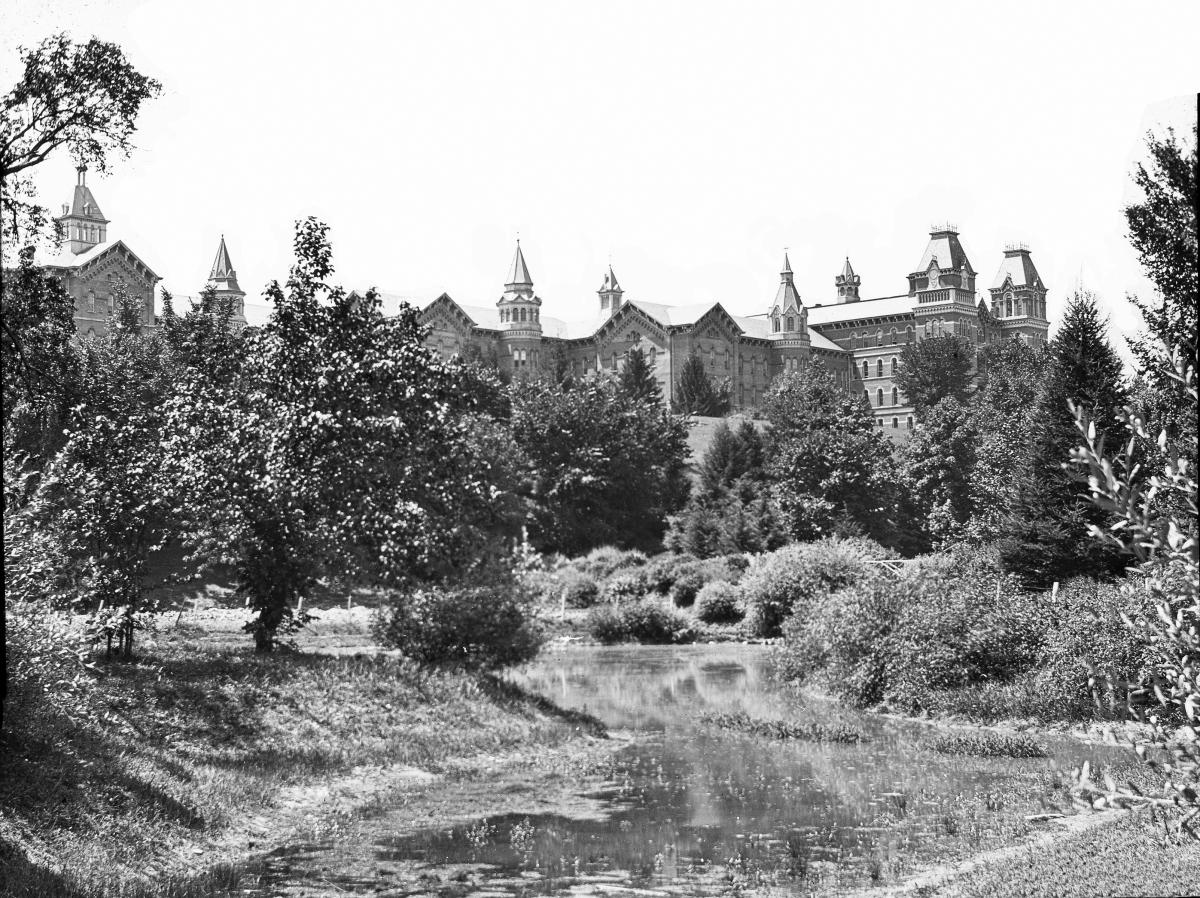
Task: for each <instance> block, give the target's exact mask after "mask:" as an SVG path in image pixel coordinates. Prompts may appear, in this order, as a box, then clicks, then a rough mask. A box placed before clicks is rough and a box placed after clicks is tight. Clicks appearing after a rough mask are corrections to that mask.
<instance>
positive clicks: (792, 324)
mask: <svg viewBox="0 0 1200 898" xmlns="http://www.w3.org/2000/svg"><path fill="white" fill-rule="evenodd" d="M787 329H788V330H789V331H794V330H795V329H796V319H795V318H794V317H793V316H792V315H788V319H787Z"/></svg>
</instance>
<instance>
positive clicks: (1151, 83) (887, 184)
mask: <svg viewBox="0 0 1200 898" xmlns="http://www.w3.org/2000/svg"><path fill="white" fill-rule="evenodd" d="M0 6H2V8H3V13H4V14H3V19H4V28H3V35H2V36H0V89H3V90H7V88H8V86H9V85H11V83H12V82H13V81H15V80H16V78H17V75H18V72H17V69H16V64H17V58H16V55H15V50H14V48H15V46H16V45H17V44H25V45H32V44H34V43H36V42H37V41H38V40H40V39H41V38H42V37H43V36H45V35H46V34H48V33H50V32H51V31H55V30H60V29H65V30H68V31H70V32H71V33H72V34H73V36H75V37H76V38H78V39H82V38H86V37H89V36H91V35H92V34H95V35H97V36H100V37H102V38H104V39H106V40H112V41H116V42H117V43H119V44H121V46H122V47H123V48H124V49H125V51H126V53H127V55H128V56H129V57H130V58H131V59H132V60H133V62H134V64H135V65H136V66H137V67H138V68H139V69H140V70H141V71H143V72H145V73H147V74H151V75H153V76H154V77H156V78H158V79H159V80H160V81H162V82H163V85H164V92H163V95H162V97H161V98H159V99H158V100H156V101H154V102H152V103H151V104H150V105H149V106H148V107H147V108H146V109H145V111H144V113H143V116H142V118H141V122H140V129H139V131H138V133H137V135H136V142H137V144H138V149H137V150H136V151H135V153H134V155H133V156H132V157H131V158H130V159H129V160H127V161H121V162H118V163H116V164H115V165H114V166H113V171H112V173H111V175H110V176H108V177H106V178H97V177H95V176H91V177H90V178H89V183H90V184H91V185H92V187H93V190H94V192H95V194H96V198H97V200H98V202H99V203H100V205H101V208H102V209H103V210H104V212H105V214H106V215H107V216H108V217H109V218H110V219H112V222H113V223H112V225H110V228H111V229H112V233H113V234H114V235H116V236H122V235H124V234H126V233H128V232H132V234H133V235H136V237H135V238H134V240H135V241H136V242H134V241H131V244H132V246H133V249H134V250H135V251H136V252H138V254H139V255H141V256H142V258H143V259H144V260H145V261H146V262H147V263H148V264H149V265H150V266H151V267H152V268H154V269H155V271H157V272H158V273H159V274H160V275H162V276H163V278H164V286H166V287H167V288H168V289H170V290H171V291H172V292H175V293H195V292H197V291H198V290H199V289H200V288H201V287H202V286H203V283H204V280H205V278H206V277H207V275H208V271H209V268H210V266H211V264H212V259H213V256H214V254H215V251H216V246H217V241H218V238H219V236H220V234H221V233H224V234H225V236H226V239H227V241H228V245H229V249H230V253H231V255H232V258H233V261H234V264H235V266H236V268H237V271H238V278H239V280H240V282H241V285H242V288H243V289H244V290H246V291H247V294H248V303H249V308H248V310H247V312H248V316H249V317H250V318H251V319H252V320H254V319H255V318H261V317H262V316H263V315H264V314H265V307H264V306H262V305H261V296H260V294H261V291H262V287H263V285H265V284H266V282H267V281H268V280H269V279H271V278H273V277H278V278H280V279H283V278H284V277H285V276H286V273H287V269H288V267H289V264H290V260H291V237H292V223H293V222H294V221H295V220H296V219H297V218H300V217H303V216H306V215H310V214H312V215H316V216H318V217H320V218H322V219H324V220H325V221H327V222H328V223H329V224H330V225H331V227H332V239H333V244H334V256H335V262H336V265H337V273H336V275H335V281H338V282H340V283H343V284H346V285H347V286H355V287H364V286H368V285H372V284H373V285H376V286H378V287H379V288H380V289H383V290H385V291H391V292H397V293H415V294H427V295H429V296H433V295H436V294H437V293H439V292H441V291H442V290H445V291H448V292H449V293H450V294H451V296H453V297H454V298H455V299H458V300H460V301H462V302H464V303H467V304H490V303H492V302H494V301H495V299H496V298H497V297H498V296H499V294H500V293H501V291H502V290H503V281H504V277H505V274H506V273H507V270H508V265H509V262H510V260H511V258H512V253H513V243H514V238H515V237H516V235H517V233H518V231H519V232H520V236H521V241H522V246H523V247H524V249H525V255H526V259H527V260H528V263H529V267H530V270H531V272H532V274H533V278H534V282H535V287H536V289H537V292H538V294H539V295H540V296H541V297H542V298H543V300H544V302H545V306H544V312H545V314H547V315H554V316H557V317H560V318H565V319H580V318H584V317H587V316H589V315H590V314H591V313H592V312H593V310H594V308H595V305H596V302H597V300H596V296H595V291H596V289H597V288H598V287H599V285H600V282H601V279H602V276H603V273H604V270H605V266H606V265H607V263H608V260H609V257H610V254H611V258H612V264H613V267H614V269H615V271H616V273H617V276H618V278H619V279H620V281H621V284H622V286H623V287H624V288H625V290H626V295H627V296H628V297H630V298H641V299H645V300H649V301H652V302H667V303H689V302H701V301H708V300H720V301H721V302H723V303H725V305H726V307H727V308H728V309H729V310H730V311H732V312H734V313H735V314H752V313H757V312H763V311H765V310H766V308H767V307H768V305H769V303H770V302H771V300H772V299H773V297H774V295H775V287H776V285H777V283H778V271H779V267H780V262H781V261H782V254H783V247H785V246H787V247H789V248H790V255H791V260H792V266H793V268H794V269H795V271H796V283H797V287H798V288H799V290H800V293H801V296H802V297H803V298H804V300H805V301H806V302H807V303H809V304H812V303H814V302H822V301H824V302H828V301H829V300H830V298H831V297H832V296H833V295H834V287H833V279H834V275H836V274H837V273H838V272H839V271H840V269H841V265H842V261H843V257H844V256H846V255H847V254H848V255H849V256H850V258H851V261H852V263H853V265H854V266H855V269H856V270H857V271H858V273H859V274H860V275H861V276H862V278H863V294H864V296H884V295H890V294H896V293H901V292H904V291H905V290H906V288H907V287H906V281H905V275H906V274H907V273H908V272H909V271H910V270H911V269H912V268H913V267H915V266H916V264H917V262H918V261H919V258H920V255H921V252H922V250H923V248H924V245H925V241H926V239H927V234H928V227H929V225H930V224H931V223H933V222H941V221H951V222H955V223H957V224H958V226H959V228H960V230H961V233H962V239H963V243H964V245H965V246H966V249H967V252H968V255H969V257H970V259H971V262H972V263H973V265H974V267H975V268H976V269H977V270H978V271H979V272H980V284H979V286H980V287H981V289H986V287H987V286H989V285H990V283H991V279H992V276H993V275H994V274H995V271H996V269H997V267H998V266H999V262H1000V258H1001V254H1002V248H1003V244H1004V243H1005V242H1008V241H1016V240H1020V241H1025V242H1027V243H1029V244H1030V245H1031V247H1032V249H1033V253H1034V256H1033V258H1034V260H1035V263H1036V264H1037V266H1038V269H1039V271H1040V272H1041V274H1042V277H1043V279H1044V280H1045V281H1046V282H1047V284H1048V285H1049V287H1050V289H1051V294H1050V311H1051V318H1052V319H1053V318H1054V317H1055V316H1056V314H1057V312H1058V310H1059V309H1061V302H1062V300H1063V298H1064V297H1065V296H1066V295H1067V294H1068V293H1069V292H1070V290H1071V289H1072V288H1073V287H1074V285H1075V284H1076V282H1077V281H1078V280H1079V279H1081V278H1082V281H1083V283H1084V285H1085V286H1088V287H1090V288H1092V289H1094V290H1095V291H1097V292H1098V293H1099V294H1100V295H1101V297H1102V300H1103V301H1104V302H1105V305H1106V306H1107V307H1108V308H1109V309H1110V310H1111V312H1112V314H1113V323H1114V325H1115V327H1116V329H1117V330H1118V331H1129V330H1131V329H1134V328H1136V327H1137V322H1136V317H1135V313H1133V312H1132V309H1130V308H1129V306H1128V305H1127V304H1126V303H1125V302H1124V299H1123V297H1124V294H1125V293H1126V292H1127V291H1136V292H1142V293H1144V294H1148V293H1149V292H1150V290H1149V286H1148V284H1147V283H1146V282H1145V281H1144V280H1142V278H1141V275H1140V272H1139V269H1138V265H1137V261H1136V259H1135V257H1134V255H1133V252H1132V250H1131V249H1130V248H1129V246H1128V244H1127V242H1126V240H1125V237H1124V234H1125V225H1124V219H1123V217H1122V215H1121V207H1122V205H1123V204H1124V203H1126V202H1129V201H1130V200H1132V199H1134V198H1135V196H1136V194H1135V192H1134V190H1133V188H1132V185H1131V183H1130V181H1129V172H1130V169H1131V166H1132V163H1133V161H1134V160H1135V159H1136V158H1138V157H1139V156H1140V155H1141V153H1142V140H1143V135H1144V134H1145V132H1146V130H1147V129H1148V128H1155V129H1161V127H1162V126H1164V125H1166V124H1174V125H1175V126H1176V128H1177V130H1183V131H1186V132H1188V133H1190V128H1191V122H1193V121H1194V119H1195V99H1194V95H1193V94H1192V93H1191V91H1194V90H1195V89H1196V88H1197V86H1200V53H1196V52H1195V47H1194V46H1193V44H1192V43H1191V41H1192V40H1194V39H1195V37H1196V35H1197V34H1200V3H1195V2H1187V3H1182V2H1180V3H1158V4H1155V5H1154V6H1153V10H1154V15H1153V18H1152V19H1151V18H1149V17H1148V18H1146V19H1142V18H1139V17H1138V16H1137V15H1135V13H1134V11H1135V7H1134V6H1132V5H1130V4H1126V3H1114V2H1094V0H1089V2H1055V3H1044V2H1043V3H1026V2H1017V0H1013V2H1006V3H1004V4H995V5H992V6H991V7H989V12H987V13H979V12H977V11H975V9H974V7H975V6H976V5H975V4H970V3H963V2H950V3H921V4H906V3H882V2H881V3H877V4H870V3H829V2H827V3H822V4H820V5H807V4H799V3H758V2H745V0H743V2H728V3H723V4H714V3H699V2H694V0H693V2H653V3H646V2H632V3H627V2H604V3H599V2H597V3H590V4H584V3H580V2H547V3H533V2H519V0H509V2H503V3H500V2H483V0H477V2H447V0H440V2H429V3H417V2H389V3H382V2H380V3H366V2H354V0H339V2H320V3H316V2H292V3H282V2H279V3H265V2H253V3H251V2H247V0H240V2H227V0H206V2H203V3H197V2H186V3H183V2H153V3H151V2H143V0H53V2H48V0H0ZM1147 8H1148V7H1147ZM1189 34H1190V35H1191V38H1190V39H1189V37H1188V35H1189ZM1189 47H1190V48H1191V49H1189ZM73 183H74V172H73V171H72V164H71V161H70V160H69V159H68V158H66V157H65V156H63V157H60V158H57V159H54V160H52V161H51V162H49V163H47V164H46V165H45V166H43V168H42V169H41V170H40V171H39V172H38V174H37V184H38V187H39V189H40V191H41V195H42V198H43V200H44V201H45V202H47V204H48V205H50V206H51V208H53V209H57V208H58V206H59V205H60V204H61V203H62V202H64V201H67V200H68V199H69V198H70V194H71V187H72V184H73ZM255 301H258V302H259V303H260V304H259V305H258V306H257V307H256V305H255Z"/></svg>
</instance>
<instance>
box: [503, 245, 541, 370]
mask: <svg viewBox="0 0 1200 898" xmlns="http://www.w3.org/2000/svg"><path fill="white" fill-rule="evenodd" d="M496 307H497V308H498V309H499V310H500V339H501V343H502V345H503V346H504V352H503V354H502V359H503V362H504V364H505V365H506V366H507V367H508V369H509V370H510V371H513V372H520V371H522V370H533V369H536V368H537V367H538V364H539V361H540V354H541V353H540V349H541V344H542V322H541V307H542V300H541V299H540V298H539V297H538V296H537V295H536V294H535V293H534V292H533V278H532V277H530V275H529V267H528V266H527V265H526V264H525V255H524V254H523V253H522V252H521V241H520V240H518V241H517V252H516V255H514V256H513V261H512V266H511V267H510V268H509V270H508V281H507V282H506V283H505V285H504V295H503V296H501V297H500V299H498V300H497V301H496Z"/></svg>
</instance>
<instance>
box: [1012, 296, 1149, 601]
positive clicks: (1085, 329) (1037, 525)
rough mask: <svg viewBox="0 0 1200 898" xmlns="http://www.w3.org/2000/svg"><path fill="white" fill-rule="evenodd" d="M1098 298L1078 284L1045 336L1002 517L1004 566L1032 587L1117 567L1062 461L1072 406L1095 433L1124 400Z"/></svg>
mask: <svg viewBox="0 0 1200 898" xmlns="http://www.w3.org/2000/svg"><path fill="white" fill-rule="evenodd" d="M1105 329H1106V324H1105V322H1104V320H1103V319H1102V318H1101V316H1100V311H1099V309H1098V308H1097V305H1096V297H1095V295H1094V294H1092V293H1089V292H1087V291H1076V293H1075V295H1074V296H1073V297H1072V298H1071V299H1070V300H1069V301H1068V302H1067V308H1066V311H1065V312H1064V314H1063V320H1062V324H1061V325H1060V327H1059V329H1058V332H1057V333H1056V334H1055V336H1054V339H1053V340H1052V341H1051V343H1050V359H1051V360H1050V365H1049V369H1048V370H1047V373H1046V378H1045V382H1044V384H1043V387H1042V390H1041V392H1040V395H1039V398H1038V402H1037V405H1036V411H1035V413H1034V417H1033V421H1032V425H1033V427H1032V433H1031V437H1030V444H1029V452H1028V455H1027V456H1026V458H1025V459H1024V463H1023V464H1022V465H1021V466H1020V468H1019V469H1018V477H1017V483H1018V484H1019V486H1018V489H1017V492H1016V494H1015V496H1014V501H1013V503H1012V505H1011V507H1010V510H1009V513H1008V515H1007V516H1006V518H1005V529H1006V531H1007V533H1006V535H1005V536H1004V537H1003V539H1002V541H1001V556H1002V558H1003V559H1004V563H1005V565H1006V567H1008V568H1009V570H1012V571H1014V572H1016V573H1019V574H1021V575H1022V576H1024V577H1025V578H1026V579H1027V580H1029V581H1030V582H1031V583H1033V584H1034V585H1037V586H1045V587H1048V586H1049V585H1050V583H1051V581H1054V580H1065V579H1067V578H1068V577H1071V576H1077V575H1084V574H1091V575H1093V576H1094V575H1096V574H1097V573H1105V572H1107V573H1110V574H1112V573H1116V572H1118V571H1119V570H1121V569H1122V567H1123V564H1122V562H1121V560H1120V557H1119V555H1117V554H1116V553H1114V552H1112V551H1111V550H1108V549H1106V548H1104V547H1103V546H1101V545H1098V544H1096V543H1094V542H1093V541H1091V540H1089V539H1088V538H1087V534H1088V527H1089V526H1090V525H1091V526H1104V523H1105V522H1104V519H1103V515H1102V514H1101V513H1100V511H1099V510H1098V509H1097V508H1096V507H1095V506H1094V505H1092V504H1091V503H1089V502H1088V501H1087V499H1086V496H1085V495H1084V494H1083V491H1082V489H1081V486H1080V483H1079V482H1078V479H1079V478H1078V475H1077V473H1076V472H1074V471H1072V470H1066V469H1065V467H1066V465H1065V462H1066V459H1068V458H1069V457H1070V453H1071V450H1072V448H1074V446H1075V445H1076V428H1075V419H1074V415H1073V413H1072V406H1073V407H1075V408H1078V409H1079V410H1081V413H1082V414H1083V415H1084V416H1085V417H1086V420H1087V421H1089V422H1090V423H1091V424H1092V425H1094V426H1095V427H1096V428H1097V431H1098V432H1099V433H1104V432H1105V431H1107V430H1109V429H1110V428H1112V427H1113V426H1114V425H1115V424H1116V423H1117V421H1118V416H1119V415H1120V413H1121V411H1122V409H1123V408H1124V406H1125V404H1126V401H1127V399H1128V394H1127V392H1126V390H1125V387H1124V383H1123V375H1122V368H1121V360H1120V359H1119V358H1118V357H1117V354H1116V352H1115V351H1114V350H1113V348H1112V347H1111V346H1110V345H1109V343H1108V340H1107V337H1106V335H1105Z"/></svg>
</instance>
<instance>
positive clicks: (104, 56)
mask: <svg viewBox="0 0 1200 898" xmlns="http://www.w3.org/2000/svg"><path fill="white" fill-rule="evenodd" d="M21 60H22V62H23V64H24V71H23V73H22V76H21V79H20V81H18V82H17V83H16V85H14V86H13V88H12V90H10V91H9V92H8V93H7V94H6V95H5V96H4V99H3V100H2V101H0V192H2V193H3V194H4V201H5V210H6V212H7V213H8V214H7V215H5V216H4V217H3V238H4V240H3V242H4V245H5V246H10V245H12V246H20V245H23V244H24V243H25V242H27V241H28V239H29V236H31V234H30V233H29V232H31V230H32V231H33V232H34V233H36V230H37V229H38V228H39V227H40V226H42V225H44V223H45V217H46V216H45V210H44V209H42V208H41V207H40V206H38V204H37V203H36V199H35V197H34V194H33V190H32V187H31V184H30V182H29V180H28V178H27V177H26V176H25V173H26V172H28V170H29V169H31V168H33V167H34V166H37V165H40V164H41V163H42V162H45V161H46V159H47V158H48V157H49V156H50V154H51V153H53V152H54V151H55V150H57V149H59V148H61V147H66V148H67V149H69V150H70V152H71V153H72V155H74V156H75V158H76V160H77V161H78V162H79V163H81V164H85V165H90V166H91V167H93V168H95V169H97V170H98V171H101V172H103V171H105V170H106V169H107V165H108V158H109V156H110V155H112V154H123V155H128V154H129V151H130V149H131V148H132V144H131V143H130V138H131V137H132V136H133V132H134V130H135V127H136V121H137V116H138V113H139V112H140V110H141V107H142V104H143V103H144V102H145V101H146V100H149V99H151V98H152V97H155V96H157V95H158V93H159V91H160V90H161V85H160V84H159V83H158V82H157V81H155V80H154V79H153V78H148V77H146V76H145V75H143V74H141V73H140V72H138V71H137V70H136V69H135V68H134V67H133V66H132V65H131V64H130V63H129V62H128V61H127V60H126V58H125V55H124V53H122V51H121V48H120V47H118V46H117V45H116V44H110V43H106V42H105V41H101V40H98V39H96V38H92V39H91V40H89V41H88V42H87V43H84V44H76V43H73V42H72V41H71V40H70V39H69V38H68V37H67V35H66V34H56V35H52V36H51V37H48V38H46V39H45V40H44V41H42V43H41V44H39V45H38V46H37V47H36V48H34V49H33V50H22V54H21ZM22 231H25V232H26V236H24V237H22V236H21V232H22Z"/></svg>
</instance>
